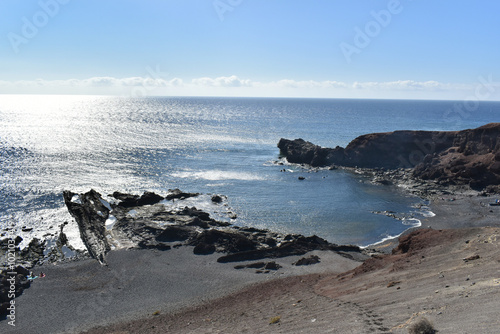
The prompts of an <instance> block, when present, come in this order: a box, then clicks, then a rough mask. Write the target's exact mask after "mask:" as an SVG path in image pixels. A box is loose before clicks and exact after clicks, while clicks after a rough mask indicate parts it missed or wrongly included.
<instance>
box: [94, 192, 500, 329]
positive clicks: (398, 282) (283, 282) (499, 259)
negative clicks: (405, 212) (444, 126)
mask: <svg viewBox="0 0 500 334" xmlns="http://www.w3.org/2000/svg"><path fill="white" fill-rule="evenodd" d="M490 200H493V198H484V197H469V196H467V195H465V196H455V197H446V198H439V199H436V200H434V201H433V203H432V204H431V208H432V210H433V212H435V213H436V216H435V217H431V218H427V219H426V220H425V221H423V227H427V226H432V229H421V230H422V231H423V232H425V233H423V234H422V235H419V236H417V237H416V238H415V239H416V241H415V242H414V245H413V248H414V249H412V250H411V251H409V252H408V253H405V254H398V255H388V256H386V257H382V258H381V259H380V260H378V259H374V260H370V261H369V262H366V263H365V264H364V265H362V266H359V267H358V269H356V270H353V271H348V272H347V273H344V274H342V275H338V272H337V271H336V270H335V269H338V268H333V267H332V268H331V269H332V270H331V272H324V273H322V274H310V275H305V276H299V277H285V278H282V279H280V280H271V281H269V282H264V283H261V284H257V285H252V286H250V287H248V288H245V289H243V290H241V291H239V292H236V293H234V294H230V295H228V296H226V297H223V298H221V299H218V300H215V301H211V302H209V303H205V304H202V305H199V306H194V307H192V308H189V309H185V310H183V311H182V312H174V313H170V314H160V315H157V316H149V317H146V318H144V319H140V320H137V321H134V322H127V323H119V324H115V325H113V326H108V327H101V328H95V329H93V330H91V331H89V332H86V333H88V334H99V333H115V334H118V333H120V334H125V333H311V332H317V333H407V332H408V327H409V326H411V325H412V324H413V323H414V322H415V321H419V320H420V319H421V318H422V317H425V318H427V319H428V320H430V321H431V322H432V323H433V325H434V328H436V329H437V330H439V333H493V332H495V331H496V330H498V328H500V320H499V318H498V315H497V310H498V308H499V307H500V228H498V226H500V220H499V219H498V216H499V215H500V208H499V207H490V206H488V205H487V203H489V201H490ZM490 225H491V226H497V227H492V228H488V227H480V226H490ZM449 228H452V229H451V230H448V229H449ZM441 229H446V230H441ZM403 238H404V237H403ZM476 256H478V257H477V258H476ZM471 257H472V258H474V260H469V261H464V259H466V258H471ZM371 261H373V262H371ZM311 268H312V267H310V268H308V270H310V269H311Z"/></svg>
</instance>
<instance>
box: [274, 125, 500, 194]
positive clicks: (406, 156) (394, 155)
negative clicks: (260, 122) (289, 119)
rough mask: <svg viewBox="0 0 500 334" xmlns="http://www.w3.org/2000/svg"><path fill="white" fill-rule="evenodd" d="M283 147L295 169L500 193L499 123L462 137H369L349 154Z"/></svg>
mask: <svg viewBox="0 0 500 334" xmlns="http://www.w3.org/2000/svg"><path fill="white" fill-rule="evenodd" d="M278 147H279V149H280V152H281V155H282V156H283V157H285V158H286V159H287V160H288V161H289V162H290V163H298V164H307V165H310V166H312V167H332V168H335V167H338V166H340V167H347V168H359V169H364V170H366V171H368V172H371V173H372V174H373V175H375V176H377V177H378V179H379V180H380V179H384V175H386V176H387V177H385V179H386V180H385V181H383V182H393V181H396V182H397V179H405V178H406V179H407V180H410V179H411V181H417V183H418V182H424V183H425V182H429V181H430V182H432V184H433V185H437V186H441V187H442V188H446V187H450V186H467V187H470V188H471V189H473V190H479V191H486V192H491V193H495V192H499V190H500V123H490V124H487V125H484V126H481V127H479V128H476V129H469V130H463V131H394V132H385V133H373V134H366V135H363V136H360V137H357V138H355V139H354V140H353V141H351V142H350V143H349V144H348V145H347V146H346V147H345V148H343V147H339V146H337V147H336V148H324V147H320V146H318V145H315V144H313V143H310V142H307V141H305V140H303V139H295V140H288V139H283V138H282V139H281V140H280V141H279V143H278ZM386 171H387V173H386ZM395 171H397V173H395Z"/></svg>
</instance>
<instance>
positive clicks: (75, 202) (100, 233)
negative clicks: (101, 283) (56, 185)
mask: <svg viewBox="0 0 500 334" xmlns="http://www.w3.org/2000/svg"><path fill="white" fill-rule="evenodd" d="M63 197H64V203H65V204H66V207H67V208H68V210H69V213H70V214H71V215H72V216H73V218H75V220H76V222H77V224H78V228H79V230H80V236H81V238H82V241H83V243H84V244H85V246H86V247H87V250H88V251H89V254H90V256H92V257H93V258H94V259H96V260H98V261H99V263H101V264H105V263H106V261H105V255H106V253H107V252H108V251H109V250H110V249H111V247H110V245H109V242H108V239H107V237H106V227H105V222H106V220H107V219H108V217H109V212H110V211H111V210H110V207H108V206H107V205H105V202H104V201H103V199H102V197H101V194H99V193H98V192H97V191H95V190H91V191H89V192H87V193H85V194H75V193H73V192H71V191H64V192H63Z"/></svg>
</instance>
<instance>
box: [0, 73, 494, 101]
mask: <svg viewBox="0 0 500 334" xmlns="http://www.w3.org/2000/svg"><path fill="white" fill-rule="evenodd" d="M490 81H492V82H493V79H491V80H490ZM479 85H480V82H479V81H478V83H472V84H460V83H459V84H457V83H442V82H438V81H433V80H430V81H414V80H398V81H384V82H375V81H366V82H359V81H356V82H353V83H349V82H342V81H333V80H325V81H316V80H293V79H282V80H277V81H268V82H261V81H253V80H250V79H242V78H239V77H238V76H236V75H231V76H220V77H215V78H211V77H201V78H195V79H192V80H191V81H188V82H185V81H184V80H182V79H180V78H172V79H168V80H167V79H165V78H156V77H155V78H153V77H128V78H115V77H109V76H102V77H91V78H87V79H67V80H44V79H36V80H20V81H5V80H4V81H0V92H1V93H6V94H11V93H14V94H18V93H25V94H106V95H120V96H144V95H170V96H176V95H178V96H181V95H186V96H197V95H199V96H269V97H271V96H276V97H333V98H403V99H404V98H416V99H457V100H462V99H465V98H467V97H468V96H469V95H471V94H474V92H475V89H476V88H477V87H478V86H479ZM486 88H487V89H488V93H489V95H488V99H491V100H500V87H499V86H498V84H497V83H495V85H493V84H492V85H490V86H488V87H486ZM492 90H493V91H492ZM483 95H485V94H483Z"/></svg>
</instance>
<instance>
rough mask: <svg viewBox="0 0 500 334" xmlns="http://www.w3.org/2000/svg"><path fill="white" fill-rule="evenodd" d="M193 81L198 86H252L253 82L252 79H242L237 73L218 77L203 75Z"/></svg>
mask: <svg viewBox="0 0 500 334" xmlns="http://www.w3.org/2000/svg"><path fill="white" fill-rule="evenodd" d="M192 83H193V84H194V85H196V86H204V87H251V86H252V82H251V81H250V80H242V79H240V78H238V77H237V76H236V75H232V76H230V77H218V78H215V79H212V78H209V77H203V78H198V79H193V80H192Z"/></svg>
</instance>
